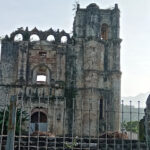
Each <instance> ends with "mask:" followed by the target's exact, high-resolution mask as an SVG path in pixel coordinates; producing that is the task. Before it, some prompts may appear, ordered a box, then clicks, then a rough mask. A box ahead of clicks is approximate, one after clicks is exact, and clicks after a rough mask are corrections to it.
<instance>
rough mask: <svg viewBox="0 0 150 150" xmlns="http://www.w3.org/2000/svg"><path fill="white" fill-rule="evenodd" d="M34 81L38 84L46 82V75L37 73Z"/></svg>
mask: <svg viewBox="0 0 150 150" xmlns="http://www.w3.org/2000/svg"><path fill="white" fill-rule="evenodd" d="M36 82H37V83H38V84H43V83H46V75H37V77H36Z"/></svg>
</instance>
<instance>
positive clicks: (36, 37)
mask: <svg viewBox="0 0 150 150" xmlns="http://www.w3.org/2000/svg"><path fill="white" fill-rule="evenodd" d="M39 40H40V38H39V36H38V35H37V34H32V35H31V36H30V42H34V41H39Z"/></svg>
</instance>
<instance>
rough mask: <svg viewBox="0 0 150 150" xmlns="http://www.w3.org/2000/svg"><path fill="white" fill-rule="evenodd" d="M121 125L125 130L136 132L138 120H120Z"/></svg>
mask: <svg viewBox="0 0 150 150" xmlns="http://www.w3.org/2000/svg"><path fill="white" fill-rule="evenodd" d="M121 126H122V129H125V130H126V131H131V132H134V133H138V128H139V122H138V121H129V122H125V121H124V122H122V124H121Z"/></svg>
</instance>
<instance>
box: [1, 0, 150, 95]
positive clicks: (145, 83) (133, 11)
mask: <svg viewBox="0 0 150 150" xmlns="http://www.w3.org/2000/svg"><path fill="white" fill-rule="evenodd" d="M79 2H80V7H83V8H85V7H86V6H87V5H88V4H89V3H92V2H95V3H97V4H98V5H99V7H100V8H103V9H104V8H112V7H114V4H115V3H118V5H119V8H120V10H121V35H120V37H121V38H122V39H123V42H122V44H121V71H122V96H134V95H137V94H139V93H145V92H148V91H150V48H149V44H150V38H149V34H150V0H80V1H79ZM73 4H74V0H0V35H1V36H2V35H5V34H10V33H11V32H12V31H14V30H16V29H17V28H19V27H26V26H28V27H29V29H30V30H31V29H32V28H34V27H35V26H36V27H37V28H38V29H40V30H48V29H49V28H51V27H52V28H53V29H55V30H57V29H58V28H59V29H64V30H65V31H66V32H69V33H70V32H71V31H72V24H73V17H74V15H73V14H74V12H73V11H72V9H73Z"/></svg>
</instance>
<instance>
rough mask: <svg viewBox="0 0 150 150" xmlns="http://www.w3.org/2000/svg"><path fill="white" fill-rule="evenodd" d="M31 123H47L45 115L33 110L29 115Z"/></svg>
mask: <svg viewBox="0 0 150 150" xmlns="http://www.w3.org/2000/svg"><path fill="white" fill-rule="evenodd" d="M31 123H47V116H46V115H45V114H44V113H43V112H40V111H38V112H35V113H34V114H33V115H32V116H31Z"/></svg>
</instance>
